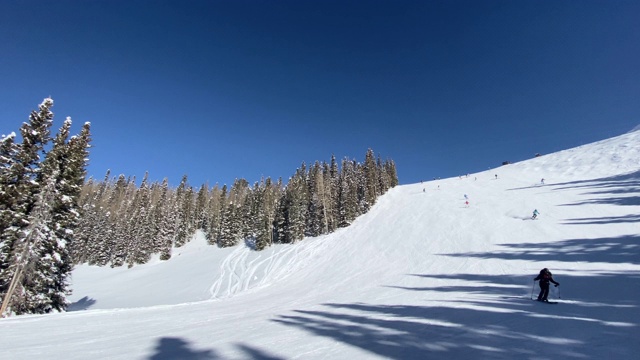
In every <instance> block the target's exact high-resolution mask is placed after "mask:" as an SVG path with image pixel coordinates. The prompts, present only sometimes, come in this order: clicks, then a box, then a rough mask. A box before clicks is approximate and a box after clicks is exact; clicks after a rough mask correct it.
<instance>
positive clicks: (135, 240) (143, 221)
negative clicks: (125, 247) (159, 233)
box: [127, 172, 154, 267]
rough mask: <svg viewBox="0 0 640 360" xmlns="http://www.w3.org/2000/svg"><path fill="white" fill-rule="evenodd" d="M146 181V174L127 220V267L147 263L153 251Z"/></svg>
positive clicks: (149, 195) (147, 177)
mask: <svg viewBox="0 0 640 360" xmlns="http://www.w3.org/2000/svg"><path fill="white" fill-rule="evenodd" d="M148 179H149V173H148V172H147V173H145V175H144V178H143V179H142V183H141V184H140V187H139V188H137V190H136V195H135V196H134V197H133V201H132V203H131V207H130V213H129V216H128V218H127V221H128V225H127V228H128V231H127V232H128V233H129V234H131V245H130V248H129V254H128V256H127V263H128V264H129V267H132V266H133V265H135V264H144V263H146V262H147V261H149V259H150V258H151V254H152V253H153V250H154V238H153V237H152V236H153V235H154V234H153V229H152V228H151V224H150V223H149V219H150V215H149V214H150V210H151V194H150V188H149V184H148Z"/></svg>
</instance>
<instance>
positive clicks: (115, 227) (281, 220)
mask: <svg viewBox="0 0 640 360" xmlns="http://www.w3.org/2000/svg"><path fill="white" fill-rule="evenodd" d="M52 106H53V100H52V99H49V98H47V99H45V100H44V101H43V103H42V104H40V106H39V109H38V111H33V112H32V113H31V115H30V116H29V121H28V122H25V123H23V125H22V127H21V128H20V134H21V142H20V143H18V139H17V136H16V134H15V133H11V134H9V135H3V136H2V138H1V139H0V301H1V302H2V305H1V308H0V314H1V315H4V314H5V313H8V314H11V313H14V314H25V313H48V312H51V311H64V310H65V309H66V307H67V306H68V302H67V296H68V295H70V293H71V289H70V286H69V283H68V278H69V275H70V274H71V271H72V270H73V267H74V265H77V264H84V263H87V264H90V265H97V266H106V265H109V266H111V267H117V266H123V265H127V266H129V267H131V266H134V265H136V264H144V263H146V262H147V261H149V260H150V259H151V257H152V256H153V255H154V254H159V257H160V259H162V260H168V259H170V258H171V250H172V249H173V248H174V247H180V246H183V245H184V244H186V243H187V242H188V241H189V240H190V239H191V238H192V237H193V236H194V234H195V232H196V231H198V230H200V231H202V232H203V233H204V234H205V236H206V238H207V241H208V243H209V244H211V245H215V246H218V247H221V248H222V247H230V246H235V245H237V244H239V243H241V242H242V241H244V242H245V243H246V244H247V245H248V246H250V247H251V248H253V249H254V250H256V251H260V250H263V249H265V248H267V247H269V246H271V245H272V244H293V243H296V242H298V241H300V240H302V239H303V238H304V237H305V236H318V235H321V234H328V233H331V232H333V231H335V230H336V229H338V228H340V227H346V226H349V225H350V224H351V223H352V222H353V221H354V220H355V219H356V217H358V216H359V215H361V214H364V213H366V212H367V211H368V210H369V209H370V208H371V206H373V205H374V204H375V202H376V199H377V198H378V197H379V196H380V195H382V194H384V193H385V192H386V191H387V190H388V189H389V188H392V187H394V186H396V185H397V184H398V178H397V173H396V168H395V164H394V162H393V161H392V160H385V161H382V160H381V158H380V157H379V156H378V157H377V158H376V157H375V154H374V152H373V150H371V149H369V150H368V151H367V153H366V155H365V159H364V162H358V161H356V160H351V159H347V158H345V159H343V160H342V161H341V163H340V166H338V162H337V161H336V159H335V156H332V157H331V161H330V162H329V163H326V162H319V161H316V162H315V163H314V164H313V165H311V166H309V167H307V166H306V165H305V164H304V163H303V164H302V165H301V166H300V167H299V168H298V169H297V170H296V171H295V173H294V174H293V176H291V177H290V178H289V179H288V181H287V183H286V184H284V183H283V181H282V179H278V181H275V182H274V181H272V180H271V178H266V179H261V180H260V181H258V182H255V183H254V184H253V185H250V184H249V182H247V181H246V180H245V179H236V180H235V181H234V183H233V184H232V185H231V187H230V188H228V187H227V185H224V186H222V187H220V186H218V185H215V186H213V187H209V186H208V185H207V184H204V185H202V186H200V187H199V188H194V187H192V186H190V185H189V184H188V182H187V176H186V175H185V176H183V178H182V181H181V182H180V184H179V186H178V187H177V188H175V189H174V188H170V187H169V185H168V180H167V179H165V180H164V181H163V182H162V183H149V181H148V174H146V175H145V177H144V179H142V181H141V184H140V186H137V185H136V179H135V178H127V177H125V176H124V175H119V176H117V177H113V178H112V177H111V174H110V172H109V171H108V172H107V174H106V175H105V177H104V179H103V180H102V181H97V180H95V179H93V178H89V179H86V174H87V173H86V166H87V162H88V158H89V148H90V142H91V133H90V124H89V123H85V124H84V126H83V127H82V130H81V132H80V133H79V134H78V135H75V136H70V129H71V124H72V122H71V119H70V118H67V119H66V120H65V121H64V123H63V125H62V127H61V128H60V129H59V131H58V133H57V134H56V135H55V137H53V136H52V135H51V127H52V124H53V113H52V112H51V107H52Z"/></svg>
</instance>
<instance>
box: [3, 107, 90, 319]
mask: <svg viewBox="0 0 640 360" xmlns="http://www.w3.org/2000/svg"><path fill="white" fill-rule="evenodd" d="M52 106H53V100H51V99H48V98H47V99H45V100H44V101H43V103H42V104H40V106H39V110H38V111H34V112H32V113H31V116H30V117H29V121H28V122H25V123H23V125H22V127H21V128H20V135H21V138H22V139H21V142H20V143H18V142H17V140H16V134H15V133H12V134H10V135H6V136H3V137H2V139H0V301H2V307H1V310H0V314H4V313H5V311H9V312H11V313H15V314H24V313H47V312H51V311H54V310H64V309H66V307H67V300H66V297H67V295H68V294H69V288H68V286H69V285H68V283H67V278H68V276H69V275H70V273H71V270H72V269H73V259H72V257H71V256H72V253H71V249H72V248H73V244H74V240H75V239H74V235H75V233H74V230H75V229H76V228H77V226H78V224H79V223H80V209H79V208H78V200H79V195H80V192H81V191H82V187H83V185H84V181H85V177H86V170H85V168H86V163H87V159H88V149H89V143H90V141H91V138H90V132H89V129H90V126H89V123H85V124H84V126H83V128H82V130H81V132H80V134H79V135H77V136H72V137H69V135H70V134H69V132H70V128H71V119H69V118H67V120H66V121H64V123H63V125H62V127H61V128H60V130H59V131H58V133H57V135H56V136H55V137H54V138H52V137H51V127H52V125H53V113H52V112H51V107H52Z"/></svg>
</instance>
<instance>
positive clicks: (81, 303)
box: [67, 296, 97, 311]
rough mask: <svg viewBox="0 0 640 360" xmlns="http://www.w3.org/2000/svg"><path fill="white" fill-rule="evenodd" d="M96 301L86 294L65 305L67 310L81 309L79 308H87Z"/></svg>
mask: <svg viewBox="0 0 640 360" xmlns="http://www.w3.org/2000/svg"><path fill="white" fill-rule="evenodd" d="M96 302H97V301H96V300H95V299H92V298H90V297H88V296H85V297H83V298H82V299H80V300H78V301H76V302H74V303H71V304H69V306H67V311H81V310H87V309H89V308H90V307H92V306H93V305H95V303H96Z"/></svg>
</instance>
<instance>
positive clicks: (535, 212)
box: [531, 209, 540, 220]
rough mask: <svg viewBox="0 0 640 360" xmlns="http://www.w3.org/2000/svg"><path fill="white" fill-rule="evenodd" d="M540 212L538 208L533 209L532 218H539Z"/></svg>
mask: <svg viewBox="0 0 640 360" xmlns="http://www.w3.org/2000/svg"><path fill="white" fill-rule="evenodd" d="M538 214H540V213H539V212H538V209H535V210H533V216H531V220H535V219H537V218H538Z"/></svg>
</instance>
